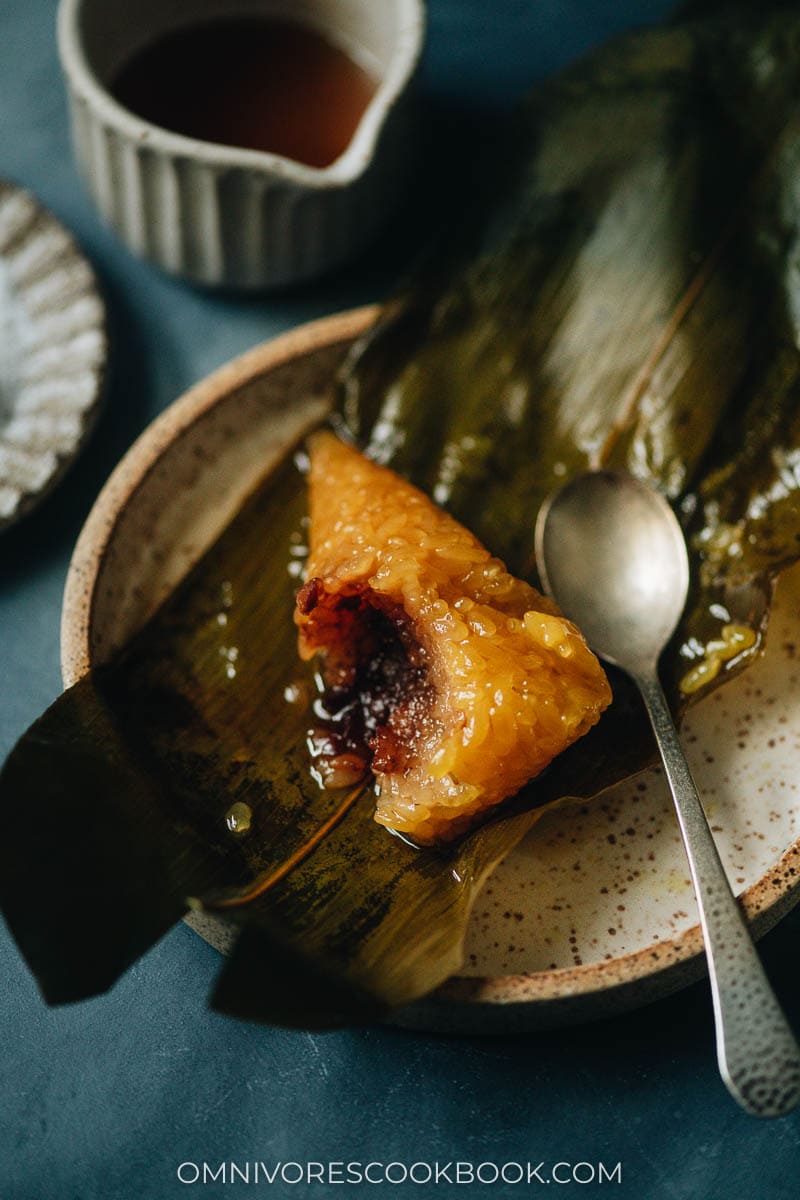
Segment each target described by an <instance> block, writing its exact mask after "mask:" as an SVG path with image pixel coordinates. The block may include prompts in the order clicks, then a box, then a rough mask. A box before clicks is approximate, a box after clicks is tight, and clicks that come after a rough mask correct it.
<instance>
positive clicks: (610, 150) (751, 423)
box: [0, 4, 800, 1027]
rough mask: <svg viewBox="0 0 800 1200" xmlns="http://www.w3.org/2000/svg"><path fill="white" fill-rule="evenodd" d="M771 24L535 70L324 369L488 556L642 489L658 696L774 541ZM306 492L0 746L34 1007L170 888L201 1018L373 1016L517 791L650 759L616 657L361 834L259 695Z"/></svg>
mask: <svg viewBox="0 0 800 1200" xmlns="http://www.w3.org/2000/svg"><path fill="white" fill-rule="evenodd" d="M716 9H717V6H715V12H716ZM731 13H733V15H731ZM799 46H800V14H798V15H795V14H794V13H793V11H792V9H791V8H790V7H784V6H783V5H779V4H778V5H774V6H773V7H771V8H769V7H764V6H759V7H758V8H756V7H755V6H748V5H744V6H741V7H740V6H736V7H735V8H734V9H733V10H722V11H720V13H719V15H718V16H715V17H714V18H713V19H712V20H708V21H706V22H694V21H688V22H686V23H683V24H680V25H675V26H671V27H668V28H665V29H663V30H659V31H655V32H651V33H646V34H636V35H633V36H631V37H628V38H625V39H623V40H622V41H620V42H618V43H616V44H614V45H613V46H611V47H609V48H608V49H606V50H604V51H602V52H600V53H598V54H596V55H594V56H592V57H591V58H589V59H588V60H586V61H585V62H584V63H582V64H579V65H578V66H577V67H575V68H573V69H572V70H571V71H569V72H567V73H566V74H565V75H563V76H562V77H561V78H560V79H558V80H556V81H554V82H553V83H550V84H548V85H546V86H545V87H544V88H542V89H539V90H538V91H537V92H536V93H535V94H534V95H533V96H532V98H531V99H530V101H529V102H528V103H527V105H526V106H525V107H524V108H523V110H522V111H521V112H520V114H519V115H518V116H517V117H516V118H515V119H514V120H513V121H512V122H511V123H510V125H509V128H508V129H507V131H506V137H505V140H504V142H503V145H502V147H501V153H500V155H499V158H498V161H497V162H496V163H495V165H494V166H493V168H492V171H491V173H489V172H487V174H486V175H485V177H484V179H485V188H484V193H485V194H484V195H482V196H480V197H478V198H477V202H476V206H475V210H474V212H473V213H472V215H471V216H470V218H469V220H468V221H467V222H466V225H465V227H464V228H463V229H462V230H460V231H459V233H458V235H457V236H455V237H453V238H452V239H450V240H449V241H448V242H447V243H446V244H444V245H443V246H441V247H440V250H439V253H438V255H437V257H436V259H434V260H431V261H430V262H429V264H428V265H427V266H426V267H425V268H424V269H423V271H422V273H421V274H419V275H418V276H417V277H416V279H415V280H414V281H413V282H412V284H411V286H410V287H409V288H408V289H407V290H406V292H404V294H403V295H402V296H400V297H398V299H397V300H396V301H395V302H394V303H393V304H391V305H389V306H388V307H387V310H386V315H385V317H384V318H383V319H382V320H381V321H380V322H379V324H378V326H377V327H376V329H375V330H374V331H373V332H372V333H371V334H370V335H369V337H368V338H367V339H365V341H364V343H363V344H361V345H360V346H359V347H357V349H356V351H355V352H354V353H353V354H352V356H351V357H350V360H349V362H348V364H347V366H346V369H345V371H344V374H343V376H342V379H341V386H340V396H339V404H340V412H339V417H338V421H339V424H340V427H341V425H342V424H344V425H345V426H347V427H348V429H349V432H350V433H351V434H352V435H353V436H354V437H355V438H356V439H357V440H358V441H359V442H360V443H361V444H362V445H363V446H364V447H365V448H366V449H367V450H368V452H369V453H370V454H372V455H374V456H375V457H376V458H378V459H379V460H380V461H382V462H385V463H388V464H389V465H391V466H392V467H394V468H395V469H397V470H398V471H400V472H401V473H402V474H404V475H406V476H408V477H409V478H411V479H412V481H413V482H415V483H416V484H418V485H419V486H421V487H423V488H424V489H425V490H426V491H428V492H429V494H431V495H432V496H433V498H434V499H435V500H437V502H439V503H440V504H442V505H443V506H444V507H445V508H447V509H448V510H449V511H451V512H452V513H453V514H454V515H455V516H456V517H457V518H458V519H459V520H461V521H463V522H464V524H466V525H467V526H468V527H470V528H471V529H472V530H473V531H474V532H475V533H476V534H477V535H478V536H479V537H480V538H481V540H482V541H484V542H485V544H486V545H487V546H488V547H489V548H490V549H491V550H492V552H493V553H495V554H498V555H499V556H501V557H503V558H505V560H506V562H507V563H508V566H509V568H510V569H511V570H512V571H513V572H515V573H516V574H520V575H524V576H527V577H530V578H533V577H534V564H533V557H532V531H533V524H534V519H535V515H536V511H537V509H538V506H539V504H540V502H541V500H542V498H543V497H544V496H545V495H546V494H547V493H548V492H549V491H550V490H551V489H552V488H553V487H554V486H557V485H558V484H560V483H562V482H563V481H564V480H565V479H566V478H568V477H569V476H570V475H571V474H573V473H575V472H576V471H579V470H583V469H585V468H586V467H587V466H592V465H600V464H608V465H612V466H625V467H627V468H629V469H631V470H633V471H634V472H635V473H636V474H638V475H640V476H642V477H644V478H646V479H648V480H650V481H651V482H653V483H654V484H656V486H658V487H660V488H661V489H662V490H664V491H665V492H666V494H667V495H668V496H669V497H670V498H671V499H672V500H673V502H674V503H675V504H676V506H677V508H678V511H679V512H680V514H681V516H682V519H683V520H684V523H685V526H686V529H687V534H688V537H689V539H690V545H691V548H692V598H691V603H690V606H689V608H688V610H687V614H686V616H685V619H684V622H683V624H682V626H681V629H680V630H679V633H678V636H677V637H676V639H675V641H674V644H673V646H672V647H671V648H670V651H669V653H668V656H667V658H666V660H665V663H664V668H665V675H666V679H667V682H668V684H669V686H670V688H671V691H672V695H673V697H674V698H675V700H676V706H678V707H680V706H681V704H682V703H683V702H682V701H681V700H680V693H679V690H678V683H679V681H680V679H681V678H682V677H683V676H684V675H685V673H686V671H687V669H689V668H690V667H691V666H692V664H693V663H695V662H697V661H699V660H700V659H701V658H702V655H703V653H704V651H705V648H706V647H707V646H708V644H709V642H710V641H713V640H714V639H716V638H717V637H718V635H719V632H720V629H721V627H722V625H723V624H725V623H726V622H727V623H731V622H733V623H740V624H743V625H747V626H749V627H750V628H752V629H753V630H755V631H756V632H757V635H758V637H757V639H756V643H755V645H754V646H753V647H752V648H750V649H747V650H746V651H745V652H743V653H742V654H740V655H739V656H738V657H736V658H734V659H732V660H730V661H729V662H727V663H725V664H723V665H722V667H721V670H720V673H719V675H718V676H717V678H716V679H714V680H712V681H711V682H712V684H716V683H718V682H719V681H720V680H721V679H723V678H726V677H728V676H729V675H730V674H731V673H733V672H735V671H737V670H739V669H741V668H742V667H743V666H745V665H746V664H747V662H748V661H749V660H750V659H751V657H752V655H753V654H754V653H755V652H757V650H758V647H759V645H760V641H761V638H762V636H763V632H764V629H765V626H766V619H767V615H768V611H769V604H770V599H771V595H772V585H773V582H774V579H775V577H776V574H777V572H778V571H779V570H780V569H782V567H784V566H785V565H787V564H788V563H790V562H792V561H794V559H796V558H797V557H798V546H799V545H800V506H798V502H797V489H798V479H800V413H799V412H798V404H797V398H798V394H800V354H798V350H797V345H798V337H799V336H800V331H799V330H798V321H799V320H800V290H799V289H798V278H799V277H798V268H797V265H796V264H797V262H798V261H800V260H798V257H797V243H796V239H797V229H798V221H797V215H798V211H797V210H798V201H799V200H800V184H799V183H798V180H799V179H800V170H798V167H800V125H799V124H798V119H797V115H796V104H797V98H798V92H799V90H800V55H798V53H797V51H798V47H799ZM304 513H305V485H304V482H303V480H302V478H301V476H300V474H299V473H298V472H297V470H296V469H295V467H294V465H293V463H292V461H291V459H287V461H286V463H285V464H284V466H283V467H281V468H280V469H279V470H277V471H276V472H274V473H273V475H272V476H271V477H270V478H269V479H268V480H267V481H266V483H265V484H264V486H263V487H262V488H260V490H259V491H258V493H257V494H256V495H255V496H254V497H253V498H252V499H251V501H249V502H248V504H247V505H245V507H244V509H243V510H242V512H241V513H240V514H239V516H238V517H237V518H236V519H235V520H234V521H233V522H232V524H231V525H230V527H229V528H228V530H227V531H226V532H225V533H224V534H223V536H222V537H221V538H220V540H219V542H218V543H217V544H216V545H215V546H214V547H213V548H212V550H211V551H210V552H209V553H208V554H207V555H206V556H205V558H204V559H203V560H202V561H201V563H200V564H199V565H198V566H197V567H196V568H195V569H194V571H193V572H192V573H191V575H190V577H189V578H188V580H187V581H186V582H185V583H184V585H182V586H181V588H179V589H178V591H177V592H176V594H175V595H174V596H173V597H172V598H171V599H169V600H168V601H167V603H166V604H165V605H164V606H163V607H162V609H161V610H160V611H159V613H158V614H157V615H156V616H155V617H154V618H153V619H152V620H151V622H150V623H149V624H148V626H147V627H146V628H145V629H144V630H143V631H142V632H141V633H140V634H139V635H138V636H137V637H136V638H135V639H134V640H133V641H132V643H131V644H130V645H129V646H128V647H127V648H126V649H125V651H124V652H123V653H122V654H121V655H119V656H118V657H117V658H116V659H115V660H114V661H113V662H112V663H111V664H110V665H109V666H108V667H106V668H103V669H102V670H99V671H97V672H95V673H94V674H93V676H92V678H91V679H90V680H87V681H83V682H82V683H80V684H78V685H77V686H76V687H75V688H73V689H72V690H71V691H70V692H68V693H66V694H65V696H64V697H62V698H61V699H60V700H59V701H57V703H56V704H55V705H54V706H53V708H52V709H51V710H49V712H48V713H47V714H45V716H44V718H42V720H41V721H40V722H39V723H37V725H36V726H34V727H33V729H32V730H31V731H29V733H28V734H27V735H26V736H25V737H24V738H23V739H22V741H21V742H20V744H19V745H18V747H17V748H16V749H15V751H14V752H13V753H12V756H11V757H10V759H9V761H8V763H7V764H6V767H5V768H4V771H3V775H2V778H1V779H0V834H2V836H0V902H1V903H2V906H3V910H4V912H5V913H6V916H7V918H8V920H9V923H10V925H11V928H12V930H13V931H14V933H15V936H16V937H17V939H18V941H19V943H20V946H21V947H22V949H23V951H24V953H25V955H26V957H27V958H28V961H29V962H30V964H31V966H32V968H33V969H34V971H35V972H36V974H37V977H38V978H39V981H40V984H41V986H42V989H43V991H44V993H45V995H46V997H47V998H48V999H50V1000H52V1001H60V1000H64V999H74V998H78V997H80V996H81V995H88V994H91V993H93V992H96V991H98V990H102V989H103V988H105V987H108V986H109V985H110V984H111V983H112V982H113V980H114V979H115V978H116V977H117V976H118V975H119V974H120V972H121V971H122V970H124V969H125V967H126V966H127V965H128V964H129V963H130V962H131V961H133V960H134V959H135V958H136V957H137V956H138V955H139V954H141V953H142V952H143V950H144V949H146V947H147V946H148V945H149V944H151V943H152V941H154V940H155V939H156V938H157V937H158V936H160V935H161V933H163V932H164V930H165V929H166V928H168V927H169V924H170V923H171V922H172V921H174V920H175V919H177V917H178V916H179V915H180V914H181V913H182V912H184V911H185V910H186V909H187V907H189V906H190V905H191V906H194V907H196V908H199V909H205V910H207V911H208V912H209V913H213V914H215V915H216V916H217V917H218V918H219V919H220V920H223V921H226V922H228V923H229V924H230V925H231V926H232V927H233V929H234V930H235V931H236V932H237V933H238V934H239V940H238V942H237V945H236V948H235V950H234V953H233V956H232V958H231V959H230V960H229V962H228V964H227V965H226V967H225V968H224V970H223V972H222V975H221V977H220V980H219V982H218V985H217V988H216V991H215V995H214V1003H215V1005H216V1006H217V1007H219V1008H220V1009H221V1010H223V1011H226V1012H229V1013H233V1014H235V1015H240V1016H245V1017H248V1018H251V1019H252V1018H255V1019H262V1020H275V1021H281V1022H283V1023H287V1024H297V1025H308V1026H314V1027H325V1026H326V1025H337V1024H341V1023H344V1022H346V1021H348V1020H364V1019H371V1018H372V1017H374V1016H375V1015H378V1014H379V1013H381V1012H382V1011H384V1010H385V1009H386V1008H387V1007H390V1006H393V1005H399V1004H403V1003H406V1002H408V1001H410V1000H412V999H414V998H415V997H417V996H419V995H421V994H423V993H424V992H427V991H429V990H431V989H432V988H434V987H435V986H436V985H437V984H438V983H440V982H441V981H442V980H443V979H445V978H446V977H447V976H448V975H449V974H451V973H452V972H453V971H455V970H457V969H458V966H459V964H460V960H461V947H462V942H463V937H464V932H465V929H466V924H467V920H468V916H469V911H470V907H471V904H472V902H473V900H474V898H475V896H476V894H477V891H478V889H479V887H480V884H481V882H482V880H483V879H484V878H485V876H486V875H487V873H488V872H489V871H490V870H491V869H492V867H493V866H494V865H495V864H496V862H497V861H498V860H499V858H501V857H502V856H503V855H504V854H505V853H507V852H508V850H509V849H510V848H511V847H512V846H513V845H514V844H515V843H516V842H517V841H518V840H519V838H520V837H521V836H523V834H524V833H525V832H526V830H528V829H529V828H530V826H531V825H532V823H533V822H534V821H535V819H536V817H537V815H539V814H540V813H541V811H542V810H543V808H544V807H545V806H546V805H548V804H551V803H553V802H556V801H558V800H559V799H560V798H562V797H565V796H589V795H592V794H594V793H595V792H597V791H598V789H599V788H601V787H604V786H606V785H608V784H611V783H612V782H614V781H616V780H618V779H620V778H622V777H624V776H626V775H628V774H630V773H631V772H632V771H634V770H637V769H639V768H640V767H641V766H643V765H644V764H645V762H646V761H647V760H648V758H649V756H650V753H651V743H650V740H649V735H648V733H647V730H646V723H645V720H644V718H643V715H642V713H641V710H640V707H639V705H638V702H637V701H636V699H635V697H634V695H633V694H632V691H631V690H630V689H629V688H628V687H627V685H626V683H625V681H624V680H622V679H621V678H620V677H617V676H616V675H615V676H614V677H613V679H612V682H613V685H614V690H615V702H614V705H613V706H612V708H611V709H610V710H609V711H608V713H607V714H606V716H605V717H604V718H603V720H602V721H601V723H600V725H599V726H598V727H597V728H596V729H595V730H594V731H593V732H592V733H591V734H590V735H589V736H588V737H587V738H585V739H584V740H583V741H582V742H580V743H578V744H577V745H576V746H574V747H572V748H571V749H570V750H569V751H567V752H566V753H565V754H564V755H563V756H562V757H561V758H560V759H559V760H558V761H557V763H555V764H554V765H553V767H552V768H551V769H550V770H548V772H546V773H545V774H544V775H543V776H542V777H540V779H538V780H536V781H534V782H533V783H532V784H531V785H529V786H528V787H527V788H526V789H524V790H523V793H521V794H520V796H519V797H517V798H516V799H515V800H514V801H512V802H511V803H510V805H508V806H506V807H505V809H504V810H503V812H502V813H501V814H500V816H499V818H498V819H494V820H492V821H491V822H490V823H488V824H487V825H485V826H484V827H482V828H480V829H478V830H476V831H475V832H474V833H472V834H471V835H469V836H468V837H466V838H464V839H463V840H462V841H460V842H458V843H457V844H456V845H453V846H449V847H447V848H443V849H425V850H418V849H415V848H413V847H411V846H409V845H408V844H406V843H405V842H403V841H402V840H401V839H398V838H392V837H391V836H390V835H389V834H388V833H387V832H386V831H385V830H384V829H382V828H381V827H379V826H378V825H376V824H375V822H374V821H373V819H372V812H373V807H374V799H373V797H372V795H371V793H370V790H369V788H361V789H360V790H356V791H354V792H352V793H345V792H330V791H321V790H320V789H319V788H318V787H317V785H316V783H315V782H314V781H313V779H312V778H311V775H310V773H309V756H308V748H307V745H306V735H307V729H308V726H309V723H310V722H309V712H308V707H307V705H305V704H302V703H300V704H297V703H287V701H286V700H285V698H284V697H285V693H286V691H287V689H294V692H295V694H296V693H298V692H299V693H302V690H303V687H304V686H307V684H308V678H307V672H306V670H305V668H303V666H302V665H301V664H300V663H299V661H298V659H297V655H296V649H295V639H294V631H293V627H292V624H291V611H292V606H293V599H294V591H295V589H296V587H297V579H296V576H293V575H291V574H290V573H289V571H288V569H287V567H288V563H289V561H290V560H291V558H292V550H293V548H296V544H297V536H298V531H299V530H301V529H302V521H303V516H304ZM43 764H44V765H43ZM234 804H236V805H240V806H241V805H246V806H247V810H249V812H250V813H251V814H252V820H251V825H250V828H249V830H247V831H246V832H240V833H236V832H233V831H232V830H231V829H230V828H229V823H228V815H229V813H230V810H231V807H232V806H233V805H234ZM32 813H33V814H35V822H34V823H33V825H32V818H31V814H32ZM73 816H74V827H73V825H72V824H71V822H72V820H73ZM37 829H38V830H39V832H38V833H37ZM81 922H83V925H82V924H81ZM84 927H85V928H86V930H87V932H86V934H85V936H84V937H83V941H84V943H85V940H86V938H91V936H92V935H91V932H89V930H90V928H92V927H93V928H94V931H95V936H94V937H93V939H92V942H91V946H92V950H91V953H89V952H88V950H87V949H86V947H85V944H84V945H83V948H82V929H83V928H84Z"/></svg>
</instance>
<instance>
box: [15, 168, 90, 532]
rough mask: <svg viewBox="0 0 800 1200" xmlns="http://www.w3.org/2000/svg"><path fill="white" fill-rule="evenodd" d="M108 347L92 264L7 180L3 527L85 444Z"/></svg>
mask: <svg viewBox="0 0 800 1200" xmlns="http://www.w3.org/2000/svg"><path fill="white" fill-rule="evenodd" d="M106 353H107V341H106V333H105V310H104V308H103V302H102V300H101V299H100V295H99V293H98V290H97V285H96V282H95V278H94V275H93V273H92V270H91V267H90V266H89V264H88V263H87V262H86V259H85V258H84V257H83V255H82V254H81V252H80V251H79V250H78V247H77V246H76V244H75V242H74V241H73V239H72V238H71V237H70V235H69V234H68V233H67V231H66V230H65V229H64V228H63V226H62V225H60V224H59V222H58V221H57V220H56V219H55V217H53V216H51V214H50V213H48V212H46V211H45V210H44V209H43V208H42V207H41V206H40V205H39V204H38V202H37V201H36V200H35V199H34V198H33V197H32V196H31V195H30V194H29V193H28V192H25V191H22V190H21V189H20V188H18V187H16V186H15V185H14V184H11V183H6V182H4V181H3V180H0V529H2V528H3V526H5V525H9V524H11V522H12V521H15V520H17V518H19V517H21V516H22V515H23V514H24V513H26V512H27V511H28V510H29V509H30V508H32V507H33V506H34V505H35V504H36V503H38V501H39V500H41V499H42V498H43V497H44V496H45V495H46V494H47V492H48V491H49V490H50V488H52V487H53V486H54V485H55V483H56V482H57V481H58V479H59V478H60V477H61V475H62V474H63V473H64V471H65V470H66V469H67V467H68V466H69V464H70V462H72V460H73V459H74V458H75V456H76V454H77V453H78V451H79V450H80V448H81V446H82V445H83V442H84V440H85V438H86V436H87V434H88V432H89V429H90V427H91V425H92V422H93V420H94V417H95V414H96V411H97V405H98V401H99V398H100V394H101V390H102V381H103V375H104V368H105V361H106Z"/></svg>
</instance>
